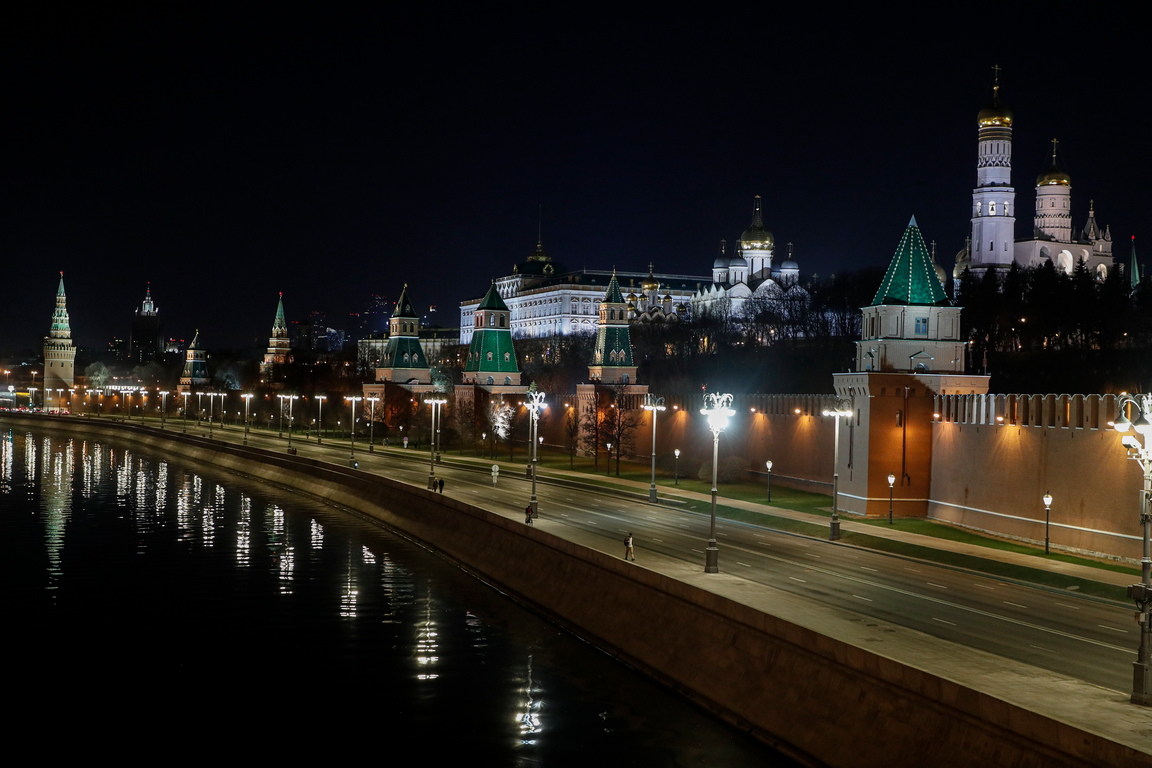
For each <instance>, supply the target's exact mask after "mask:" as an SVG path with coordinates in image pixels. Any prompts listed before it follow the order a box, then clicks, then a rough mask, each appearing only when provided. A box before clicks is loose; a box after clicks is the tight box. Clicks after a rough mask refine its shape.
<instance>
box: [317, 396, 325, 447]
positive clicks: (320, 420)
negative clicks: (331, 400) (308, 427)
mask: <svg viewBox="0 0 1152 768" xmlns="http://www.w3.org/2000/svg"><path fill="white" fill-rule="evenodd" d="M314 399H315V400H316V402H317V406H316V408H317V411H318V413H317V416H316V445H320V443H321V440H322V438H321V435H323V434H324V401H325V400H327V399H328V395H315V396H314Z"/></svg>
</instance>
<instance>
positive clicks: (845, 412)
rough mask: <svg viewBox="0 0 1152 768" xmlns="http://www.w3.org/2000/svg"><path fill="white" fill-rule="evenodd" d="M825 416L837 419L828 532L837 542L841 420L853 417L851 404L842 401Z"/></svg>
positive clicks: (833, 440) (833, 446)
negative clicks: (830, 514)
mask: <svg viewBox="0 0 1152 768" xmlns="http://www.w3.org/2000/svg"><path fill="white" fill-rule="evenodd" d="M823 414H824V415H825V416H832V417H834V418H835V419H836V429H835V432H834V433H833V437H832V522H831V525H830V527H829V531H828V538H829V539H830V540H831V541H836V540H838V539H839V538H840V419H841V418H848V417H850V416H851V415H852V410H851V403H849V402H848V401H847V400H840V401H838V402H837V403H836V408H835V409H833V410H826V411H824V412H823Z"/></svg>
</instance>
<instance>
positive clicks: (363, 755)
mask: <svg viewBox="0 0 1152 768" xmlns="http://www.w3.org/2000/svg"><path fill="white" fill-rule="evenodd" d="M0 547H2V548H3V552H2V555H0V577H2V579H3V581H2V583H3V585H4V589H3V593H2V594H3V597H2V598H0V600H2V601H3V603H2V604H3V607H4V626H5V635H6V637H5V640H6V642H5V646H6V647H7V648H8V651H9V652H8V654H7V660H8V663H9V665H10V672H9V675H8V677H9V679H10V682H11V684H10V685H8V686H6V690H5V693H6V698H7V699H8V701H9V702H14V703H15V704H16V712H17V714H16V715H15V717H12V716H9V721H8V722H9V725H10V726H15V727H11V728H10V729H9V730H10V733H12V739H13V740H14V741H15V742H16V743H25V744H27V745H29V746H34V747H35V748H36V749H37V750H38V752H37V753H38V754H40V755H42V756H43V757H45V758H50V759H67V760H72V759H76V758H83V757H87V756H89V755H90V756H93V757H96V756H100V757H104V758H105V759H112V760H116V761H118V762H125V761H126V762H128V763H139V762H148V763H157V762H159V763H168V762H171V761H173V760H179V761H184V760H187V759H190V758H193V757H194V758H196V759H204V758H212V757H215V758H224V759H227V760H229V761H244V762H249V761H253V760H260V761H268V760H276V759H287V760H293V761H294V760H298V759H326V760H339V759H365V760H371V761H373V762H377V761H379V762H390V761H393V760H396V759H403V760H405V761H418V762H425V761H428V760H432V761H443V760H446V759H451V760H453V761H454V762H456V761H460V762H466V763H471V764H475V765H485V766H487V765H497V766H568V765H601V766H735V767H737V768H739V767H742V766H791V765H793V763H791V762H790V761H789V760H787V759H786V758H784V757H781V756H779V755H777V754H776V753H774V752H772V751H771V750H769V749H767V748H766V747H764V746H762V745H760V744H759V743H757V742H755V741H754V740H752V739H751V738H749V737H747V736H745V735H743V734H742V733H740V732H738V731H735V730H733V729H731V728H729V727H727V726H726V725H725V724H723V723H721V722H720V721H718V720H716V719H714V718H712V717H711V716H709V715H707V714H706V713H704V712H703V711H702V710H700V709H698V708H696V707H694V706H693V705H691V704H689V703H687V702H685V701H684V700H682V699H680V698H679V697H677V696H675V695H672V694H671V693H669V692H667V691H665V690H664V689H663V688H660V687H659V686H656V685H654V684H653V683H651V682H649V681H648V680H647V679H646V678H645V677H643V676H642V675H640V674H638V673H636V672H634V671H632V670H631V669H629V668H628V667H626V666H624V665H622V664H620V663H619V662H616V661H614V660H613V659H611V658H609V657H608V656H606V655H604V654H603V653H601V652H599V651H597V650H596V649H595V648H593V647H592V646H590V645H588V644H586V643H584V642H582V641H580V640H579V639H577V638H575V637H573V636H572V635H570V634H568V633H567V632H565V631H563V630H561V629H559V628H557V627H556V626H554V625H552V624H550V623H548V622H547V621H545V620H543V619H541V618H539V617H538V616H537V615H535V614H534V613H532V612H530V611H527V610H525V609H524V608H523V607H521V606H520V605H518V604H517V603H515V602H514V601H512V600H510V599H508V598H507V597H505V596H504V595H502V594H500V593H499V592H497V591H495V590H493V589H492V588H490V587H489V586H487V585H485V584H484V583H482V582H480V581H478V580H476V579H474V578H472V577H471V576H469V575H468V574H466V573H464V572H463V571H461V570H460V569H458V568H456V567H455V566H453V565H452V564H450V563H448V562H446V561H444V560H442V559H441V558H439V557H437V556H436V555H434V554H432V553H431V552H429V551H427V550H426V549H424V548H422V547H420V546H418V545H416V544H413V543H411V542H409V541H407V540H406V539H404V538H401V537H399V536H397V535H395V534H393V533H391V532H390V531H388V530H385V529H382V528H380V527H379V526H377V525H374V524H371V523H369V522H366V521H363V520H360V519H358V518H355V517H353V516H351V515H349V514H346V513H344V512H343V511H341V510H337V509H334V508H332V507H330V506H327V505H325V504H323V503H322V502H320V501H318V500H314V499H311V498H308V497H304V496H301V495H298V494H293V493H290V492H288V491H285V490H282V489H278V488H275V487H272V486H267V485H263V484H259V483H255V482H252V481H249V480H246V479H244V478H241V477H239V476H236V475H232V474H227V473H223V472H219V471H216V470H214V469H213V468H211V467H208V466H202V465H192V464H188V463H180V462H176V461H170V460H166V459H164V458H163V457H161V456H159V455H155V454H145V453H140V452H138V451H136V450H135V449H132V448H125V447H124V446H118V445H115V444H110V443H104V442H93V441H84V440H76V439H70V438H68V437H67V436H66V435H64V434H63V433H58V432H53V433H49V432H47V431H45V432H38V433H36V434H32V433H29V432H26V431H25V430H23V429H17V430H14V431H12V430H4V431H3V433H2V434H0ZM9 749H10V750H11V747H9Z"/></svg>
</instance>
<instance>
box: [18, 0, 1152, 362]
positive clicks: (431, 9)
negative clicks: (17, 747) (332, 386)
mask: <svg viewBox="0 0 1152 768" xmlns="http://www.w3.org/2000/svg"><path fill="white" fill-rule="evenodd" d="M32 5H34V6H35V10H32V11H27V10H26V11H24V12H23V14H24V15H23V16H13V15H11V14H12V12H11V11H5V12H3V13H4V18H3V19H0V28H2V29H3V32H0V35H2V39H0V61H2V64H3V78H4V91H3V92H4V101H5V106H6V110H5V112H6V114H5V120H4V124H5V130H4V133H5V136H6V141H5V143H4V146H5V149H6V152H5V157H4V165H3V176H2V183H0V249H2V250H0V253H2V254H3V256H4V259H5V269H4V280H5V290H4V291H3V294H2V295H0V329H2V331H0V352H15V351H17V350H20V349H24V348H31V347H37V346H39V343H40V339H41V338H42V337H43V336H44V334H45V333H46V332H47V330H48V326H49V321H50V318H51V314H52V308H53V305H54V298H53V297H54V293H55V289H56V273H57V272H58V271H59V270H64V272H65V280H66V284H67V288H68V308H69V311H70V314H71V317H72V328H73V335H74V338H75V339H76V340H77V342H78V343H80V344H82V345H85V346H88V347H102V346H103V345H104V344H105V343H106V342H107V341H108V339H109V338H111V337H112V336H113V335H120V336H127V334H128V332H129V328H130V324H131V318H132V313H133V310H134V309H135V308H136V307H138V306H139V303H140V300H141V299H142V298H143V294H144V289H145V284H146V283H147V282H149V281H150V282H151V284H152V291H153V296H154V298H155V299H156V301H157V303H158V305H159V308H160V311H161V317H162V319H163V321H164V330H165V333H166V334H167V335H171V336H177V337H183V338H188V337H190V336H191V334H192V331H193V329H195V328H197V327H198V328H200V329H201V333H202V338H203V340H204V342H205V344H206V345H208V346H209V347H222V346H237V347H239V346H244V345H248V344H252V343H254V344H263V343H265V340H266V338H267V336H268V334H269V332H270V327H271V322H272V316H273V313H274V311H275V307H276V295H277V292H278V291H283V292H284V295H285V305H286V309H287V313H288V315H289V319H290V320H294V319H302V318H303V317H304V315H305V314H306V313H307V312H308V311H309V310H312V309H321V310H324V311H325V312H327V313H328V315H329V317H330V318H331V322H332V324H333V325H336V326H338V327H342V326H344V325H345V323H344V321H343V319H342V316H343V315H346V314H347V313H348V312H350V311H355V310H358V309H361V308H363V307H364V306H366V304H367V299H368V295H369V294H371V293H380V294H385V295H387V296H388V297H390V298H391V299H395V298H396V296H397V294H398V293H399V290H400V287H401V286H402V285H403V284H404V283H405V282H407V283H409V285H410V291H411V293H412V297H413V300H414V303H415V304H416V305H417V306H418V307H420V308H422V309H423V308H426V307H427V306H428V305H429V304H437V305H439V307H440V312H439V313H438V316H437V319H438V320H439V322H440V323H442V324H445V325H455V323H456V321H457V318H458V314H457V309H456V305H457V304H458V302H459V301H461V300H463V299H466V298H471V297H476V296H479V295H480V294H482V293H483V291H484V290H485V289H486V287H487V285H488V283H489V281H490V279H491V278H493V277H496V276H499V275H503V274H507V273H508V272H509V270H510V268H511V266H512V265H513V264H514V263H516V262H517V261H521V260H523V258H524V257H525V256H526V255H527V254H528V253H529V252H531V250H532V249H533V248H534V246H535V241H536V227H537V209H538V206H542V207H543V212H544V213H543V219H544V243H545V247H546V248H547V250H548V251H549V252H550V253H551V254H552V255H553V257H554V258H556V259H557V260H558V261H560V262H561V263H563V264H565V265H568V266H571V267H580V266H588V267H592V268H611V267H612V266H616V267H619V268H621V269H626V270H640V269H643V268H645V266H646V265H647V263H648V262H649V261H653V262H655V264H656V269H657V271H665V272H680V273H691V274H707V273H708V271H709V268H710V266H711V262H712V259H713V258H714V257H715V252H716V248H717V245H718V242H719V240H720V239H721V238H727V239H728V240H729V241H730V242H731V241H732V240H733V239H735V238H736V237H737V236H738V235H739V233H740V232H741V231H742V230H743V228H744V227H745V226H746V225H747V223H748V221H749V219H750V215H751V200H752V196H753V195H755V194H760V195H762V196H763V197H764V208H765V223H766V224H767V226H768V227H769V229H771V230H772V231H773V232H774V233H775V235H776V238H777V240H778V242H780V243H786V242H789V241H791V242H793V243H794V244H795V249H796V259H797V261H798V262H799V263H800V267H801V270H802V272H803V274H805V275H808V274H811V273H812V272H817V273H819V274H821V275H826V274H828V273H830V272H837V271H843V270H850V269H856V268H858V267H862V266H870V265H879V264H884V263H886V262H887V260H888V258H889V257H890V256H891V254H892V252H893V250H894V249H895V247H896V244H897V242H898V240H899V237H900V234H901V232H902V231H903V227H904V225H905V224H906V222H907V221H908V218H909V216H911V215H913V214H915V215H916V217H917V219H918V221H919V223H920V226H921V228H922V230H923V231H924V233H925V236H926V238H928V239H929V240H932V239H935V240H937V241H938V242H939V244H940V253H941V256H942V259H941V261H942V262H943V263H944V264H945V265H946V267H947V268H949V269H950V268H951V262H952V259H953V255H954V254H955V252H956V251H957V250H958V249H959V248H960V247H961V246H962V245H963V241H964V237H965V235H966V233H967V231H968V228H969V222H968V215H969V213H968V211H969V205H970V201H971V189H972V185H973V184H974V182H975V175H976V174H975V155H976V142H975V139H976V125H975V118H976V113H977V112H978V111H979V110H980V109H981V108H982V107H983V106H984V105H985V103H986V102H987V101H988V97H989V95H990V90H991V88H990V86H991V73H990V68H991V66H992V64H995V63H999V64H1000V65H1002V66H1003V67H1004V70H1005V74H1004V93H1005V101H1006V103H1007V104H1008V105H1009V106H1010V107H1011V108H1012V109H1013V111H1014V112H1015V114H1016V131H1015V137H1014V139H1015V141H1014V173H1013V182H1014V185H1015V187H1016V190H1017V204H1018V210H1019V211H1020V213H1021V214H1023V216H1018V219H1017V234H1018V236H1020V235H1023V234H1025V233H1026V232H1027V231H1028V228H1029V227H1030V225H1031V207H1032V199H1033V182H1034V179H1035V176H1036V174H1037V173H1039V172H1041V171H1043V170H1044V169H1045V167H1046V164H1047V160H1046V158H1047V153H1048V147H1049V144H1048V141H1049V140H1050V139H1051V138H1052V137H1054V136H1055V137H1058V138H1060V140H1061V142H1062V143H1061V151H1062V155H1063V160H1064V166H1065V169H1066V170H1067V171H1068V172H1069V173H1070V174H1071V176H1072V181H1073V204H1074V206H1075V209H1074V222H1075V224H1076V225H1077V226H1081V225H1082V224H1083V221H1084V219H1085V217H1086V215H1087V207H1088V200H1089V198H1094V199H1095V200H1096V208H1097V216H1098V220H1099V221H1101V222H1102V223H1104V224H1110V225H1111V227H1112V233H1113V236H1114V238H1115V239H1116V240H1117V242H1118V246H1117V249H1116V251H1117V254H1118V255H1120V256H1121V257H1123V258H1124V260H1125V261H1126V260H1127V256H1128V245H1127V240H1128V238H1129V237H1130V236H1131V235H1135V236H1136V237H1137V239H1138V240H1139V241H1141V242H1142V243H1148V245H1146V246H1143V249H1142V252H1148V250H1149V249H1152V241H1149V240H1148V238H1147V234H1148V233H1147V229H1148V220H1147V216H1146V211H1147V210H1148V209H1149V206H1148V203H1149V201H1148V194H1149V193H1148V187H1147V185H1146V184H1143V183H1141V182H1143V179H1142V177H1140V176H1139V174H1138V173H1136V172H1134V170H1133V168H1134V166H1135V165H1137V163H1136V161H1137V159H1140V161H1141V162H1144V155H1145V154H1146V152H1145V151H1144V150H1145V148H1146V146H1147V136H1148V116H1149V113H1150V111H1152V110H1150V109H1149V103H1148V93H1149V91H1148V88H1147V81H1148V75H1149V68H1148V65H1147V63H1146V62H1147V57H1146V56H1145V55H1142V54H1140V53H1139V52H1138V51H1137V47H1138V46H1137V44H1136V43H1137V41H1136V40H1135V34H1136V30H1137V29H1139V28H1140V26H1139V25H1137V24H1136V23H1135V22H1134V21H1133V20H1132V19H1130V18H1123V17H1120V16H1118V15H1117V12H1110V13H1109V14H1107V15H1106V16H1102V17H1100V18H1088V17H1086V16H1084V15H1083V13H1082V11H1074V12H1072V13H1071V14H1070V15H1063V16H1062V15H1060V14H1059V13H1055V12H1052V11H1051V10H1049V11H1046V13H1047V14H1048V16H1049V20H1048V21H1038V20H1037V19H1034V18H1031V16H1032V15H1033V12H1029V13H1028V14H1025V13H1024V12H1019V15H1016V13H1017V12H1014V11H1011V10H1003V9H1001V10H997V11H996V13H995V14H991V13H990V14H989V15H988V16H985V15H984V13H983V12H982V11H981V10H980V7H979V6H977V5H972V4H970V3H967V4H958V5H956V6H955V10H953V11H951V12H949V11H948V10H946V9H944V7H943V6H939V7H933V6H922V8H923V11H922V12H917V13H914V14H913V13H910V14H906V15H901V16H887V17H881V16H877V15H875V8H876V6H874V5H873V6H868V8H869V11H870V12H869V13H864V12H862V11H861V12H855V13H847V14H845V13H843V12H837V11H835V10H834V8H833V6H830V5H823V4H822V5H820V6H818V7H816V6H812V7H813V8H814V10H813V11H805V10H795V9H793V10H789V11H786V12H779V11H778V10H777V9H776V6H773V5H760V6H749V7H747V8H746V9H745V10H743V11H740V12H733V13H728V14H721V13H720V12H719V11H712V10H701V9H700V8H696V9H694V11H693V15H691V16H685V17H675V16H671V15H669V14H670V13H671V11H670V9H671V6H667V5H661V6H652V7H650V8H649V9H647V10H640V9H638V10H633V11H627V12H625V11H620V10H619V9H614V10H610V11H609V10H605V11H595V10H594V9H592V8H591V7H589V6H585V5H575V6H573V5H567V6H565V5H548V6H540V7H539V8H538V9H537V10H534V11H530V12H524V11H519V12H518V13H517V15H507V16H504V17H496V16H493V15H490V14H491V13H492V11H493V9H497V6H490V5H486V4H485V5H481V4H477V5H475V6H470V7H468V8H466V9H459V8H452V7H449V6H443V5H434V4H395V3H390V4H379V6H380V7H379V9H378V10H376V11H365V10H362V9H355V10H353V9H351V8H344V9H343V10H341V8H340V6H338V5H336V4H324V5H319V4H317V5H316V6H314V7H312V8H310V9H304V10H300V9H296V10H289V9H286V8H285V7H283V6H276V5H269V6H267V8H266V11H267V12H266V13H265V14H263V15H258V14H256V13H255V12H253V11H252V10H251V8H252V6H247V7H248V8H249V10H247V11H244V12H243V13H246V14H248V15H238V13H239V12H238V11H237V10H236V8H237V6H223V5H219V6H217V5H214V4H210V3H209V4H204V3H163V4H138V5H117V4H108V5H107V6H105V4H99V6H100V7H99V8H98V9H97V8H89V9H87V10H77V9H76V8H69V7H67V6H64V5H51V6H49V5H48V4H32ZM402 5H410V6H412V7H407V8H405V7H402ZM110 8H120V10H110ZM929 14H934V15H933V16H931V17H930V16H929ZM978 14H979V18H977V15H978ZM992 15H994V16H995V17H996V20H997V21H996V23H997V24H998V25H999V26H998V27H997V26H993V24H992V22H990V21H987V20H985V19H987V18H989V17H990V16H992ZM1139 47H1142V44H1141V46H1139ZM1139 140H1143V141H1142V142H1140V143H1138V141H1139Z"/></svg>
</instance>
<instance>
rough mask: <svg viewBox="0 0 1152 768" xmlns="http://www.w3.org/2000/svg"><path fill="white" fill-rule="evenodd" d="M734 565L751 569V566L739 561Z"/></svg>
mask: <svg viewBox="0 0 1152 768" xmlns="http://www.w3.org/2000/svg"><path fill="white" fill-rule="evenodd" d="M736 565H742V566H744V567H745V568H751V567H752V566H750V565H748V563H742V562H740V561H739V560H737V561H736Z"/></svg>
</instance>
